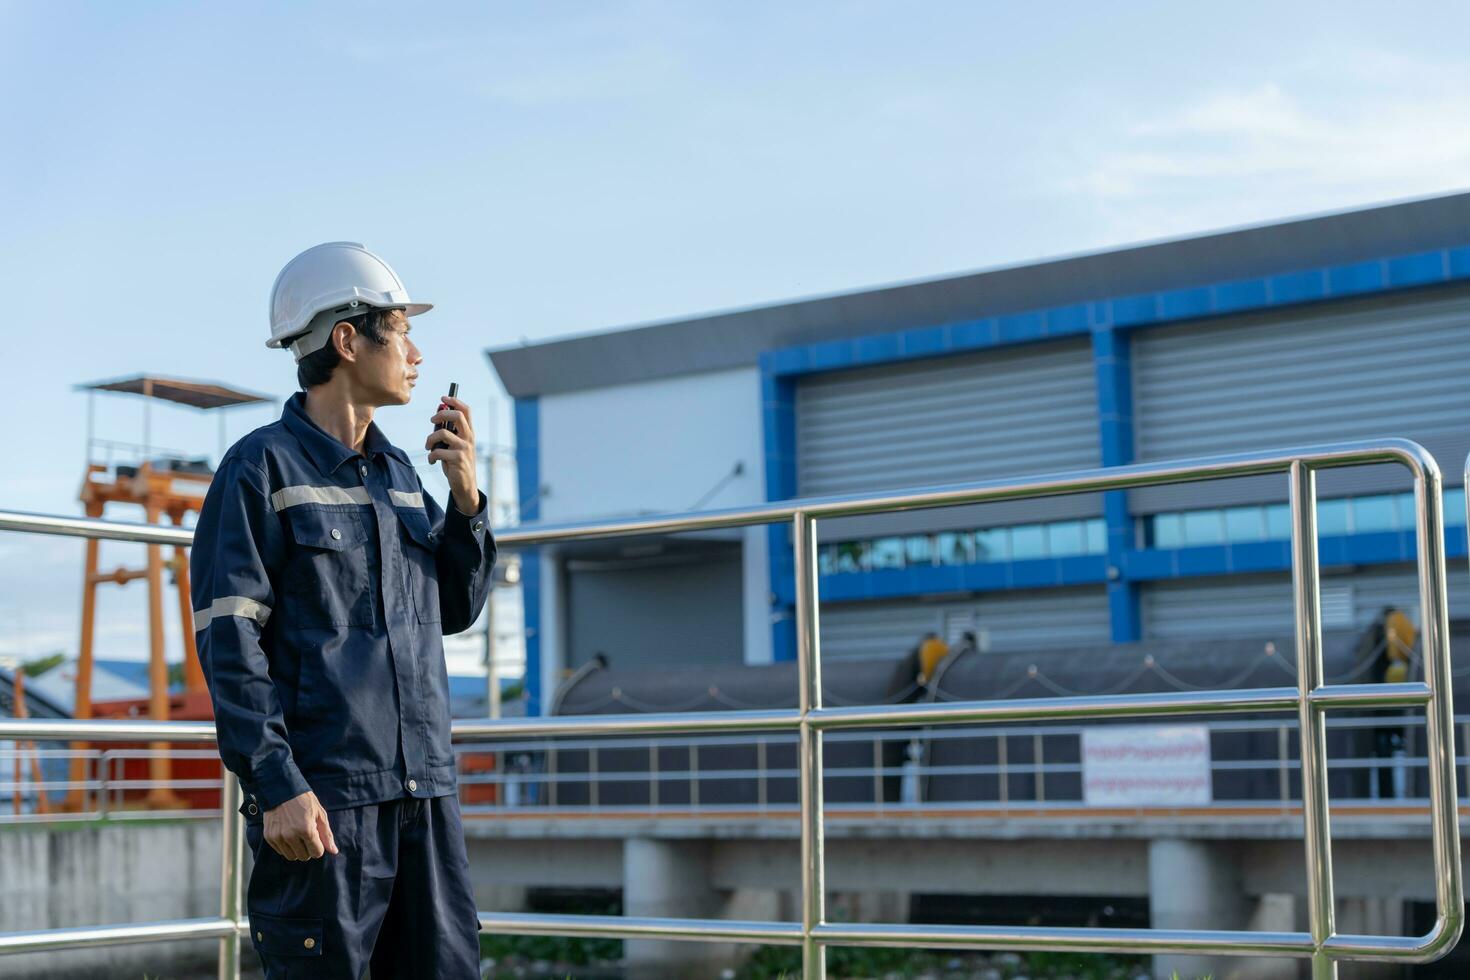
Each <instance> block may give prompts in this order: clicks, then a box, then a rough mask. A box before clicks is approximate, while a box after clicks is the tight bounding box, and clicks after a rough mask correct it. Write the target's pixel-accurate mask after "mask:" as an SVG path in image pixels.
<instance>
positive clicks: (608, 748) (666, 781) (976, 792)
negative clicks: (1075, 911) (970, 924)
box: [0, 668, 1470, 824]
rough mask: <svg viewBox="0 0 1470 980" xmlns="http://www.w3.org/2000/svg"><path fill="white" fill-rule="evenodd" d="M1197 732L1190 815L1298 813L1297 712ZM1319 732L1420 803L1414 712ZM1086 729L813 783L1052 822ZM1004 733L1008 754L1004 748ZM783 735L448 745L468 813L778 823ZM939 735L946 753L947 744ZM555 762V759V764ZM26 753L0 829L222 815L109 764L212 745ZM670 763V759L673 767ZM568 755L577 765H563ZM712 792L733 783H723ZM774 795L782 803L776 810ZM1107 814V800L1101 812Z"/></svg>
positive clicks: (918, 804) (867, 756)
mask: <svg viewBox="0 0 1470 980" xmlns="http://www.w3.org/2000/svg"><path fill="white" fill-rule="evenodd" d="M1283 669H1285V668H1283ZM1454 721H1455V729H1456V733H1457V736H1458V737H1457V742H1456V744H1457V753H1456V754H1457V758H1458V759H1459V762H1460V765H1459V774H1460V776H1461V779H1462V782H1461V783H1460V787H1461V788H1462V789H1463V787H1465V786H1470V771H1467V760H1466V754H1465V752H1464V749H1463V747H1464V746H1466V745H1470V715H1466V714H1460V715H1456V716H1455V719H1454ZM1200 727H1201V728H1203V729H1205V731H1206V732H1207V733H1208V737H1209V739H1210V741H1211V743H1212V748H1211V750H1210V752H1209V755H1208V758H1207V759H1206V760H1205V761H1204V762H1203V766H1204V767H1205V768H1206V770H1207V772H1208V774H1209V776H1210V777H1211V786H1210V793H1209V802H1201V803H1199V804H1196V805H1191V806H1189V807H1188V809H1189V810H1190V811H1191V812H1198V811H1206V810H1213V811H1216V812H1218V813H1219V814H1221V815H1222V816H1228V815H1230V814H1231V813H1234V812H1238V811H1240V810H1241V808H1246V809H1249V810H1251V811H1252V812H1255V811H1257V810H1259V809H1260V808H1261V807H1263V806H1269V807H1275V808H1278V809H1280V810H1281V812H1282V813H1283V814H1285V813H1287V812H1290V811H1293V810H1294V809H1295V806H1296V804H1297V803H1299V802H1300V800H1301V796H1300V793H1299V792H1298V791H1297V790H1295V789H1293V780H1294V779H1296V778H1299V776H1300V771H1301V765H1300V762H1299V761H1298V759H1297V755H1296V753H1295V752H1292V751H1290V746H1291V742H1292V736H1293V733H1294V732H1295V731H1296V723H1295V721H1287V720H1270V719H1221V720H1214V721H1209V722H1206V723H1204V724H1202V725H1201V726H1200ZM1326 727H1327V730H1328V732H1329V734H1331V733H1336V735H1337V737H1338V738H1339V740H1340V741H1339V745H1340V746H1341V748H1340V749H1339V751H1338V752H1337V753H1336V754H1334V756H1333V758H1332V759H1331V760H1330V762H1329V764H1328V770H1329V773H1332V774H1336V775H1337V776H1338V782H1337V784H1336V786H1335V787H1334V789H1333V799H1334V800H1335V801H1337V802H1338V803H1340V804H1352V805H1353V812H1354V813H1355V814H1358V815H1368V814H1371V813H1373V812H1374V807H1373V805H1376V804H1382V805H1383V806H1386V807H1389V808H1402V807H1403V806H1411V805H1412V806H1417V805H1419V804H1423V803H1426V802H1427V800H1428V786H1429V782H1428V778H1427V773H1428V767H1429V764H1430V760H1429V758H1428V757H1427V756H1425V755H1424V754H1423V738H1424V733H1425V720H1424V719H1423V718H1419V717H1408V716H1402V717H1399V716H1396V717H1354V718H1332V719H1329V720H1328V723H1327V726H1326ZM1092 728H1093V726H1085V725H1047V726H1039V725H1007V726H984V727H976V726H963V725H956V726H947V727H944V728H939V729H934V730H931V731H924V732H919V731H907V730H902V729H895V730H881V731H878V732H874V733H871V734H869V733H864V732H856V731H853V732H835V733H833V734H832V735H829V736H827V737H826V738H825V739H824V745H825V747H826V748H827V750H828V758H827V759H825V760H824V767H825V772H824V777H825V780H826V784H827V786H828V787H829V792H830V788H831V787H834V786H838V787H850V788H848V789H845V790H844V791H843V792H840V793H838V794H836V795H837V796H838V797H839V799H837V800H834V799H832V798H830V797H829V798H828V799H827V800H826V810H827V812H829V813H841V814H844V815H851V814H859V815H863V816H865V817H867V818H868V819H871V820H874V821H881V820H883V819H886V818H902V819H910V818H911V817H912V816H914V815H915V813H920V814H925V815H930V816H941V815H943V814H944V813H945V811H947V810H954V811H963V812H966V813H975V812H990V813H995V814H997V815H1007V814H1009V815H1010V818H1011V819H1024V816H1020V817H1018V816H1017V814H1026V813H1035V812H1039V811H1043V810H1044V811H1046V812H1047V813H1049V814H1054V815H1062V814H1066V815H1069V816H1076V817H1079V818H1085V817H1086V816H1087V814H1088V813H1089V811H1090V810H1092V809H1094V808H1095V805H1094V804H1092V803H1090V802H1089V801H1088V800H1087V799H1086V796H1085V793H1084V788H1083V781H1084V778H1085V777H1086V775H1087V771H1088V770H1087V767H1086V765H1085V763H1084V761H1083V757H1084V753H1083V746H1082V743H1083V739H1084V737H1085V735H1086V733H1087V732H1088V731H1090V730H1092ZM1378 731H1385V732H1389V733H1392V734H1393V735H1395V736H1398V737H1399V738H1400V740H1401V741H1400V744H1399V746H1398V747H1397V748H1395V749H1394V750H1393V751H1392V752H1391V753H1388V754H1385V753H1384V752H1382V751H1379V750H1378V746H1377V745H1376V744H1375V740H1374V739H1373V738H1372V736H1373V734H1374V733H1375V732H1378ZM1002 742H1004V743H1006V744H1007V745H1009V746H1013V748H1010V749H1009V750H1008V749H1007V748H1005V747H1003V746H1002ZM795 743H796V736H795V734H794V733H793V734H790V735H785V734H779V735H764V736H761V737H759V738H758V739H756V740H751V739H750V738H747V737H745V736H742V735H707V736H701V737H672V736H670V737H656V738H646V737H626V736H625V737H620V738H617V739H616V740H609V739H607V738H580V739H539V740H523V741H509V742H507V741H486V742H464V741H461V742H458V743H457V744H456V745H455V746H454V751H455V754H456V756H457V757H462V756H466V755H469V756H490V757H493V758H494V759H495V762H494V764H493V765H492V766H491V767H490V768H489V769H487V770H484V771H476V770H473V769H469V768H466V767H464V766H463V765H461V766H460V771H459V785H460V789H461V792H462V793H463V794H465V795H466V796H468V795H472V793H473V789H472V788H473V787H476V786H484V787H493V788H494V790H495V799H494V801H493V802H484V803H476V802H474V801H473V800H470V801H465V800H462V801H461V802H462V806H463V809H464V812H465V814H466V815H467V816H481V817H492V818H493V817H496V816H505V815H507V814H510V815H514V814H515V813H522V814H524V813H528V812H530V813H535V814H536V815H538V816H549V817H554V816H558V815H563V814H567V815H576V816H578V817H585V816H594V817H598V816H601V817H608V818H614V819H615V818H624V817H629V816H639V817H643V818H647V819H659V818H660V817H661V816H665V815H677V816H680V817H686V816H700V815H706V814H707V815H718V816H720V817H721V818H732V817H740V816H749V817H760V816H765V815H771V816H778V817H783V818H784V817H786V816H788V815H789V811H790V808H791V807H792V806H794V805H795V800H796V797H797V794H796V787H797V784H798V780H799V778H800V771H799V770H798V769H797V767H796V762H795V759H796V755H795V752H794V749H795ZM1344 743H1346V744H1344ZM947 744H951V745H954V746H955V747H953V748H949V749H947V750H945V746H946V745H947ZM911 745H923V746H927V747H929V748H930V749H931V750H932V751H934V752H941V751H942V752H943V753H944V756H945V757H946V761H931V762H923V761H920V759H919V758H911V759H908V760H903V761H897V760H898V759H899V758H900V757H902V756H903V755H904V754H905V752H904V750H905V749H907V748H908V747H909V746H911ZM977 746H983V747H985V748H987V749H988V750H989V751H988V753H986V755H987V756H988V757H989V758H992V759H993V761H972V760H970V759H966V758H964V757H963V756H961V754H960V753H961V751H962V750H967V751H973V750H974V749H975V748H976V747H977ZM1043 746H1044V747H1045V748H1044V749H1043ZM1214 746H1218V748H1216V747H1214ZM843 747H846V750H847V751H846V752H845V753H844V757H843V758H840V759H838V760H837V761H836V762H835V763H834V761H833V759H832V758H831V751H832V750H833V749H841V748H843ZM772 750H775V752H776V753H778V754H779V756H780V760H779V761H773V760H772V759H771V758H770V756H771V752H772ZM712 754H713V755H717V756H722V757H723V763H724V764H718V763H715V764H711V762H710V761H709V760H710V757H711V755H712ZM553 755H555V756H558V757H560V758H561V759H562V760H563V761H561V762H559V763H556V764H555V765H554V766H553V765H552V763H551V758H552V756H553ZM37 756H40V757H41V758H42V759H43V760H44V761H43V763H42V767H41V768H42V777H43V778H41V779H39V780H35V779H31V778H22V779H21V780H20V781H15V780H13V779H7V778H4V777H3V776H0V824H6V823H29V824H35V823H45V822H47V821H56V820H66V821H73V820H76V819H78V818H79V817H80V818H86V817H94V818H97V819H103V818H106V819H114V820H116V819H136V820H147V819H149V818H151V817H158V816H160V815H164V816H167V817H169V818H170V819H176V818H179V817H197V818H200V819H216V818H218V817H219V816H220V810H219V808H218V807H216V806H213V805H209V806H204V807H196V808H192V809H177V808H169V809H166V810H160V809H154V808H150V807H148V806H147V805H146V801H139V802H140V803H141V804H142V805H137V806H127V805H125V804H126V802H127V800H126V798H127V794H130V793H131V794H140V793H142V792H143V791H145V790H152V789H169V790H211V791H213V790H218V789H219V788H220V787H221V786H222V780H221V779H219V778H176V779H164V780H157V779H152V778H150V777H148V776H146V775H140V776H132V775H130V774H128V773H127V772H126V771H122V772H120V771H119V768H120V766H119V764H120V763H126V762H127V761H129V760H149V759H153V758H158V757H166V758H169V759H173V760H181V759H195V760H197V759H208V760H214V761H216V762H217V761H218V759H219V754H218V752H217V751H216V750H214V749H213V748H198V749H161V750H160V749H144V748H123V749H107V750H99V749H85V750H70V749H56V750H38V751H35V752H33V751H32V750H29V749H19V750H18V749H4V748H0V772H3V770H4V767H5V764H6V763H7V762H12V761H13V760H14V759H16V758H21V759H26V760H29V759H34V758H36V757H37ZM669 756H672V757H673V759H672V761H670V759H669V758H667V757H669ZM75 757H81V758H83V759H85V760H87V761H88V762H89V763H91V764H92V765H93V766H94V767H95V770H96V772H95V776H94V777H93V778H88V779H84V780H81V781H72V780H71V779H69V778H67V777H68V775H69V773H70V766H68V765H64V763H66V762H69V761H70V760H71V759H72V758H75ZM1059 757H1060V758H1059ZM661 758H662V761H661ZM788 758H789V760H790V761H787V759H788ZM518 759H521V760H525V761H526V762H531V761H533V760H534V761H535V762H536V763H537V765H536V767H535V768H531V767H528V766H522V765H518V764H517V760H518ZM568 759H571V760H573V761H572V763H571V764H569V763H568V762H567V761H566V760H568ZM48 763H49V764H50V766H49V767H50V768H51V769H52V770H53V771H55V772H57V778H46V772H45V770H46V769H47V768H48V765H47V764H48ZM57 763H62V765H60V766H58V765H56V764H57ZM58 770H59V771H58ZM1382 777H1388V778H1386V779H1385V778H1382ZM981 780H984V782H983V783H982V782H980V781H981ZM553 786H555V787H557V788H558V789H557V792H556V795H555V799H553V796H552V793H551V792H550V789H551V788H552V787H553ZM722 786H728V787H730V788H729V789H726V790H723V791H722V790H721V789H720V787H722ZM71 789H82V790H84V793H83V799H84V801H85V802H86V803H87V805H86V806H84V808H83V809H81V810H65V811H62V810H54V811H51V812H48V813H43V812H38V807H37V806H36V803H37V802H38V798H39V797H40V796H41V795H43V794H44V795H46V796H48V797H50V798H56V797H58V796H59V795H61V794H64V793H65V792H66V791H68V790H71ZM773 791H774V792H773ZM17 792H18V793H20V794H21V796H22V800H23V801H25V802H28V803H30V804H31V808H30V810H29V811H27V812H22V813H19V814H15V813H11V812H8V811H7V810H6V809H5V808H4V806H3V800H4V798H5V797H7V796H13V795H14V794H16V793H17ZM773 796H774V797H779V798H780V799H782V800H789V801H790V802H786V803H782V802H776V803H772V802H771V800H772V798H773ZM1128 806H1129V808H1130V809H1132V810H1136V811H1138V812H1140V813H1147V812H1149V811H1150V810H1151V809H1154V808H1155V805H1154V804H1149V803H1145V802H1140V803H1130V804H1128ZM1179 807H1180V804H1178V803H1167V804H1165V803H1163V802H1160V803H1158V804H1157V808H1158V809H1159V810H1160V811H1161V812H1173V811H1176V810H1178V809H1179ZM1115 808H1116V806H1115V805H1112V804H1110V805H1108V806H1104V807H1103V810H1105V811H1107V810H1112V809H1115ZM1013 810H1014V811H1015V812H1014V813H1012V812H1011V811H1013Z"/></svg>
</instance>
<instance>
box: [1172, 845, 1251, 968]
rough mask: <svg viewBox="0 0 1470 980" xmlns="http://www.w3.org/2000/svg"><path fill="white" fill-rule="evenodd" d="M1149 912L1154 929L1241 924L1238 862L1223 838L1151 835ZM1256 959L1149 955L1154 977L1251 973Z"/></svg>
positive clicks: (1243, 907)
mask: <svg viewBox="0 0 1470 980" xmlns="http://www.w3.org/2000/svg"><path fill="white" fill-rule="evenodd" d="M1148 897H1149V918H1150V920H1151V923H1150V924H1151V925H1152V926H1153V928H1155V929H1244V928H1245V927H1246V923H1247V921H1248V919H1249V915H1250V911H1251V910H1250V907H1249V905H1248V903H1247V902H1246V899H1245V895H1244V893H1243V891H1242V889H1241V883H1240V873H1239V862H1238V861H1236V860H1234V859H1233V857H1232V854H1231V849H1230V845H1229V844H1228V843H1226V842H1217V841H1201V840H1175V839H1164V838H1160V839H1155V840H1153V841H1150V842H1149V847H1148ZM1261 962H1262V961H1258V960H1254V959H1243V958H1241V957H1225V956H1218V957H1210V956H1173V955H1170V956H1155V957H1154V977H1155V978H1157V980H1169V978H1170V977H1171V976H1173V974H1174V971H1176V970H1177V971H1178V972H1179V976H1180V978H1181V980H1194V978H1195V977H1203V976H1211V977H1213V980H1235V978H1245V977H1256V976H1259V975H1260V974H1259V971H1258V970H1257V969H1256V968H1257V967H1258V966H1259V965H1260V963H1261Z"/></svg>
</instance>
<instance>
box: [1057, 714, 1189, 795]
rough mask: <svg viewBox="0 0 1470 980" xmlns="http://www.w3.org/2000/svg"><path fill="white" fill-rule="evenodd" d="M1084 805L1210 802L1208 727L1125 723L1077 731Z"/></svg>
mask: <svg viewBox="0 0 1470 980" xmlns="http://www.w3.org/2000/svg"><path fill="white" fill-rule="evenodd" d="M1082 792H1083V799H1084V800H1086V802H1087V805H1088V806H1197V805H1200V804H1206V803H1209V802H1210V798H1211V793H1210V732H1209V729H1207V728H1206V727H1205V726H1203V725H1130V726H1126V727H1124V726H1118V727H1111V726H1110V727H1106V728H1089V729H1086V730H1085V731H1083V733H1082Z"/></svg>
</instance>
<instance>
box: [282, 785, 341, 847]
mask: <svg viewBox="0 0 1470 980" xmlns="http://www.w3.org/2000/svg"><path fill="white" fill-rule="evenodd" d="M265 842H266V843H267V844H269V845H270V846H271V847H272V848H273V849H274V850H275V851H276V853H277V854H279V855H281V857H283V858H285V859H286V860H287V861H310V860H312V859H313V858H319V857H321V856H322V855H323V854H324V853H326V852H327V851H331V852H332V853H333V854H336V853H337V841H336V839H335V838H334V837H333V836H332V825H331V824H330V823H328V822H327V811H326V810H324V809H322V805H321V804H320V803H318V802H317V800H316V794H315V793H313V792H311V791H310V790H307V791H306V792H305V793H302V794H301V795H300V796H298V797H296V798H295V799H291V800H287V801H286V802H285V803H282V804H281V805H280V806H278V807H276V808H275V809H273V810H267V811H265Z"/></svg>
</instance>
